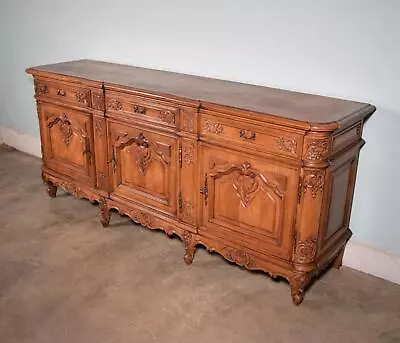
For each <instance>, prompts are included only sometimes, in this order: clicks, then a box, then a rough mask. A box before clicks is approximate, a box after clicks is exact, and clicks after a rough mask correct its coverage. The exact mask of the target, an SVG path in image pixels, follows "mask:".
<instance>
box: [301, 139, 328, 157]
mask: <svg viewBox="0 0 400 343" xmlns="http://www.w3.org/2000/svg"><path fill="white" fill-rule="evenodd" d="M327 154H328V140H326V139H312V140H310V141H308V143H307V149H306V154H305V158H306V159H307V160H310V161H319V160H323V159H324V158H325V157H326V156H327Z"/></svg>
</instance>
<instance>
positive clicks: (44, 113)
mask: <svg viewBox="0 0 400 343" xmlns="http://www.w3.org/2000/svg"><path fill="white" fill-rule="evenodd" d="M39 115H40V125H41V132H42V135H43V136H44V137H43V140H42V141H43V158H44V162H45V164H46V166H47V167H49V168H50V169H53V170H55V171H57V172H59V173H62V174H65V175H67V176H69V177H71V178H74V179H77V180H78V181H80V182H83V183H87V184H89V185H93V184H94V179H95V167H94V163H93V153H92V148H91V147H92V146H93V129H92V118H91V116H90V115H88V114H86V113H83V112H79V111H76V110H72V109H69V108H65V107H62V106H56V105H51V104H45V103H41V104H40V106H39Z"/></svg>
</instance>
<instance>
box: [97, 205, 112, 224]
mask: <svg viewBox="0 0 400 343" xmlns="http://www.w3.org/2000/svg"><path fill="white" fill-rule="evenodd" d="M99 207H100V216H101V218H100V222H101V225H103V227H107V226H108V224H110V218H111V211H110V210H109V209H108V207H107V200H106V199H104V198H102V199H100V200H99Z"/></svg>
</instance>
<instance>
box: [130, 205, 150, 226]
mask: <svg viewBox="0 0 400 343" xmlns="http://www.w3.org/2000/svg"><path fill="white" fill-rule="evenodd" d="M127 215H128V216H129V217H130V218H131V219H132V220H133V221H135V222H137V223H140V224H142V225H143V226H146V227H151V226H153V223H154V218H153V216H152V215H151V214H149V213H146V212H143V211H140V210H138V209H133V210H130V211H129V212H128V213H127Z"/></svg>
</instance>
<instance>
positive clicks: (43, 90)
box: [36, 83, 49, 96]
mask: <svg viewBox="0 0 400 343" xmlns="http://www.w3.org/2000/svg"><path fill="white" fill-rule="evenodd" d="M48 92H49V88H48V87H47V85H45V84H43V83H36V95H37V96H40V95H43V94H47V93H48Z"/></svg>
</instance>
